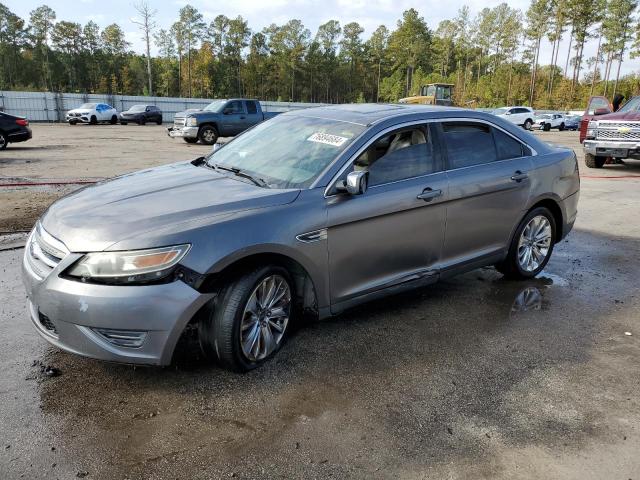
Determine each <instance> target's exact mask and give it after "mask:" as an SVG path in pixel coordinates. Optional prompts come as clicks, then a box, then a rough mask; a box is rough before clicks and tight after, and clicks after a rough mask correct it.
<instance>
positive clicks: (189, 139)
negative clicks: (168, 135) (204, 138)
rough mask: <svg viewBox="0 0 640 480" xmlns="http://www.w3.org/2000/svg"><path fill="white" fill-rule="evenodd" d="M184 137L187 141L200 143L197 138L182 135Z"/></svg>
mask: <svg viewBox="0 0 640 480" xmlns="http://www.w3.org/2000/svg"><path fill="white" fill-rule="evenodd" d="M182 139H183V140H184V141H185V142H187V143H198V139H197V138H189V137H182Z"/></svg>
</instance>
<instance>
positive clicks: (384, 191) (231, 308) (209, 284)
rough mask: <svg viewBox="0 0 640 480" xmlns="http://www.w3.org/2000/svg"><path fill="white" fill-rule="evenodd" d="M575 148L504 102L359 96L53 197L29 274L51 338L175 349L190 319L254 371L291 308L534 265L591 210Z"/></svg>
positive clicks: (132, 354)
mask: <svg viewBox="0 0 640 480" xmlns="http://www.w3.org/2000/svg"><path fill="white" fill-rule="evenodd" d="M579 188H580V181H579V176H578V166H577V162H576V157H575V154H574V153H573V151H571V150H567V149H560V148H556V147H552V146H550V145H547V144H545V143H542V142H540V141H539V140H537V139H536V138H535V137H534V136H532V135H531V134H529V133H528V132H526V131H524V130H522V129H521V128H518V127H516V126H515V125H513V124H512V123H510V122H507V121H505V120H503V119H500V118H498V117H495V116H493V115H490V114H486V113H481V112H474V111H468V110H461V109H455V108H449V107H426V106H422V105H344V106H334V107H322V108H314V109H306V110H301V111H298V112H290V113H286V114H282V115H279V116H278V117H276V118H274V119H272V120H269V121H267V122H264V123H261V124H259V125H258V126H256V127H254V128H253V129H251V130H249V131H247V132H246V133H244V134H242V135H240V136H238V137H236V138H235V139H234V140H232V141H231V142H229V143H227V144H226V145H224V146H223V147H222V148H219V149H217V150H216V151H215V152H214V153H212V154H211V155H210V156H208V157H206V158H199V159H196V160H194V161H191V162H181V163H175V164H171V165H166V166H162V167H158V168H152V169H149V170H144V171H140V172H137V173H133V174H129V175H124V176H121V177H118V178H115V179H113V180H110V181H106V182H102V183H100V184H98V185H96V186H93V187H90V188H85V189H83V190H79V191H76V192H74V193H72V194H71V195H68V196H67V197H65V198H63V199H61V200H59V201H57V202H56V203H54V204H53V205H52V206H51V207H50V208H49V209H48V210H47V212H46V213H45V214H44V215H43V216H42V218H41V219H40V220H39V221H38V222H37V225H36V226H35V228H34V229H33V231H32V233H31V235H30V237H29V240H28V244H27V248H26V250H25V255H24V262H23V277H24V284H25V286H26V290H27V295H28V302H29V309H30V312H31V319H32V321H33V324H34V326H35V328H36V329H37V330H38V332H39V333H40V334H41V335H42V336H43V337H44V338H45V339H46V340H48V341H49V342H51V343H52V344H54V345H56V346H58V347H60V348H62V349H64V350H67V351H70V352H74V353H77V354H80V355H86V356H90V357H95V358H99V359H104V360H111V361H119V362H127V363H141V364H155V365H166V364H169V363H170V362H171V359H172V355H173V351H174V348H175V345H176V342H177V341H178V339H179V337H180V335H181V334H182V332H183V331H184V330H185V327H186V326H187V325H188V324H190V323H193V324H197V327H198V333H199V335H198V336H199V340H200V344H201V346H202V348H203V350H204V351H205V352H206V353H207V354H209V355H211V356H212V357H213V358H215V359H217V360H218V361H219V362H220V363H221V364H222V365H224V366H226V367H228V368H231V369H234V370H238V371H246V370H249V369H252V368H254V367H256V366H258V365H260V364H261V363H263V362H264V361H266V360H267V359H269V358H270V357H271V356H273V354H274V353H275V352H276V351H278V349H279V348H280V347H281V346H282V344H283V342H284V341H285V339H286V336H287V332H288V331H289V330H290V328H291V324H292V322H295V321H297V320H299V319H300V318H301V317H302V316H303V315H306V314H312V315H316V316H318V317H320V318H325V317H329V316H332V315H336V314H338V313H340V312H342V311H343V310H345V309H347V308H350V307H353V306H355V305H358V304H360V303H362V302H365V301H368V300H371V299H373V298H378V297H381V296H383V295H388V294H391V293H395V292H399V291H402V290H406V289H409V288H415V287H418V286H424V285H427V284H430V283H433V282H435V281H437V280H438V279H441V278H446V277H449V276H451V275H454V274H457V273H460V272H464V271H468V270H472V269H475V268H478V267H482V266H486V265H495V266H496V268H497V269H498V270H499V271H500V272H502V273H503V274H504V275H506V276H508V277H511V278H515V279H519V278H530V277H533V276H535V275H537V274H538V273H540V272H541V271H542V269H543V268H544V267H545V265H546V264H547V262H548V261H549V258H550V257H551V253H552V252H553V247H554V244H556V243H557V242H559V241H560V240H561V239H563V238H564V237H565V236H566V235H567V234H568V233H569V231H570V230H571V228H572V226H573V223H574V221H575V218H576V212H577V203H578V195H579Z"/></svg>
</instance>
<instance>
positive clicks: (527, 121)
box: [523, 118, 533, 130]
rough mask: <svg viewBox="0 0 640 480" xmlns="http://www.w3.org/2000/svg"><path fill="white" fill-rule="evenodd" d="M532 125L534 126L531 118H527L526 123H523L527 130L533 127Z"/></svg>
mask: <svg viewBox="0 0 640 480" xmlns="http://www.w3.org/2000/svg"><path fill="white" fill-rule="evenodd" d="M532 126H533V120H531V119H530V118H527V119H526V120H525V121H524V125H523V127H524V129H525V130H531V127H532Z"/></svg>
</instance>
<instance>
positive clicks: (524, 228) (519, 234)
mask: <svg viewBox="0 0 640 480" xmlns="http://www.w3.org/2000/svg"><path fill="white" fill-rule="evenodd" d="M542 219H544V220H542ZM538 228H540V229H541V230H540V233H538V236H543V235H544V238H541V239H540V240H538V241H533V240H532V239H531V238H530V236H534V235H535V234H536V229H538ZM555 238H556V221H555V219H554V217H553V214H552V213H551V212H550V211H549V209H547V208H545V207H538V208H534V209H533V210H531V211H530V212H529V213H528V214H527V215H525V217H524V218H523V219H522V221H521V222H520V224H519V225H518V228H517V229H516V231H515V234H514V235H513V239H512V240H511V245H510V246H509V252H508V253H507V257H506V258H505V259H504V260H503V261H502V262H501V263H499V264H498V265H496V269H497V270H498V271H499V272H500V273H502V274H503V275H504V276H505V277H507V278H511V279H514V280H525V279H527V278H533V277H535V276H536V275H538V274H539V273H540V272H541V271H542V270H543V269H544V267H545V266H546V265H547V262H548V261H549V259H550V258H551V254H552V253H553V247H554V244H555ZM523 242H524V244H523ZM527 252H529V254H528V255H527ZM536 252H537V253H536ZM538 254H540V255H543V257H540V256H538Z"/></svg>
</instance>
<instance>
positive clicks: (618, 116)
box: [593, 111, 640, 122]
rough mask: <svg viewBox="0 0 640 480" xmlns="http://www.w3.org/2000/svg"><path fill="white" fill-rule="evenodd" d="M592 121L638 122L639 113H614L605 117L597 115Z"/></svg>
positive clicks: (639, 118) (639, 119)
mask: <svg viewBox="0 0 640 480" xmlns="http://www.w3.org/2000/svg"><path fill="white" fill-rule="evenodd" d="M593 119H594V120H629V121H636V122H637V121H640V112H635V111H631V112H615V113H607V114H606V115H598V116H594V117H593Z"/></svg>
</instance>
